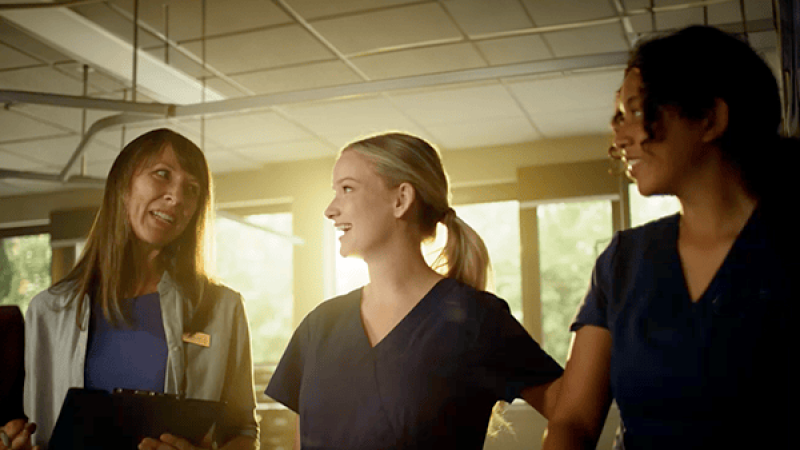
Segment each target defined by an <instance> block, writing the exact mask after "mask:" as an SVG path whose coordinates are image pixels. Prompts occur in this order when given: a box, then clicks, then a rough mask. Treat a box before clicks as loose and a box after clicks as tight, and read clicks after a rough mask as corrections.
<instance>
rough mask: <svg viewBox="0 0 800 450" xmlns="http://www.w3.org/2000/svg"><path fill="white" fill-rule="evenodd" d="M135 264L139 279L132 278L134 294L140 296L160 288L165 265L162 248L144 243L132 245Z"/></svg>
mask: <svg viewBox="0 0 800 450" xmlns="http://www.w3.org/2000/svg"><path fill="white" fill-rule="evenodd" d="M132 249H133V264H134V266H135V271H133V273H135V274H136V276H137V279H136V280H132V281H133V283H132V286H134V292H133V296H134V297H138V296H141V295H144V294H149V293H151V292H155V291H157V290H158V283H159V282H160V281H161V277H162V276H163V275H164V265H163V263H162V261H161V258H160V256H161V249H160V248H159V249H156V248H152V247H149V246H144V245H136V244H134V245H133V246H132Z"/></svg>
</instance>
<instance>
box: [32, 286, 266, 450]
mask: <svg viewBox="0 0 800 450" xmlns="http://www.w3.org/2000/svg"><path fill="white" fill-rule="evenodd" d="M219 291H220V298H218V299H217V300H216V302H214V304H213V306H212V311H211V314H210V316H209V317H210V319H209V324H208V326H207V327H206V328H205V329H204V330H203V331H204V332H205V333H207V334H209V335H210V336H211V341H210V345H209V346H208V347H203V346H200V345H196V344H191V343H186V342H183V340H182V334H183V303H184V299H183V297H182V295H181V293H180V290H179V289H178V287H177V285H176V284H175V282H174V281H173V280H172V279H171V277H170V276H169V274H167V273H166V272H165V273H164V276H163V277H162V279H161V281H160V282H159V283H158V293H159V295H160V297H161V314H162V317H163V320H164V332H165V334H166V340H167V349H168V355H167V366H166V377H165V380H164V392H166V393H168V394H184V393H183V392H178V391H179V389H180V388H181V380H182V379H183V375H184V371H186V374H187V377H186V392H185V395H186V397H187V398H197V399H204V400H222V401H226V402H227V404H228V407H229V413H230V414H232V417H231V419H232V420H231V423H233V424H238V425H237V433H238V434H239V435H244V436H250V437H253V438H255V439H256V441H258V422H257V421H256V398H255V389H254V385H253V361H252V355H251V350H250V329H249V325H248V322H247V316H246V313H245V309H244V302H243V301H242V297H241V295H240V294H239V293H237V292H235V291H233V290H231V289H228V288H223V289H220V290H219ZM67 297H68V296H67V295H56V294H53V293H51V292H50V291H48V290H45V291H43V292H41V293H40V294H38V295H37V296H36V297H34V298H33V300H32V301H31V303H30V306H28V311H27V313H26V317H25V387H24V405H25V413H26V414H27V416H28V417H29V418H30V420H31V421H33V422H36V424H37V429H36V433H35V434H34V436H33V443H34V445H41V446H42V448H46V446H47V442H48V441H49V440H50V434H51V433H52V431H53V428H54V427H55V422H56V419H57V418H58V413H59V411H60V410H61V404H62V403H63V402H64V398H65V397H66V394H67V390H68V389H69V388H71V387H83V381H84V363H85V359H86V345H87V339H88V335H89V312H90V311H91V308H90V307H89V302H88V301H86V302H84V308H83V311H82V312H81V323H82V326H81V327H80V328H82V329H80V328H79V327H78V326H77V324H76V322H75V310H76V307H77V302H76V301H73V302H72V303H71V304H70V305H69V306H68V307H67V308H64V305H65V304H66V302H67ZM87 300H88V299H87ZM189 313H190V314H191V313H192V311H189ZM183 352H187V357H188V358H187V359H188V363H187V366H186V369H185V370H184V358H183ZM154 437H155V436H154Z"/></svg>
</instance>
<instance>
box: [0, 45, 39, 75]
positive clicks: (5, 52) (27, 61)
mask: <svg viewBox="0 0 800 450" xmlns="http://www.w3.org/2000/svg"><path fill="white" fill-rule="evenodd" d="M35 65H41V62H39V61H38V60H36V59H33V58H31V57H30V56H28V55H25V54H24V53H20V52H18V51H16V50H14V49H13V48H11V47H8V46H6V45H3V44H0V69H9V68H13V67H28V66H35Z"/></svg>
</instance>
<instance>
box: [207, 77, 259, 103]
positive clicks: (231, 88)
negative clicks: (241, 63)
mask: <svg viewBox="0 0 800 450" xmlns="http://www.w3.org/2000/svg"><path fill="white" fill-rule="evenodd" d="M206 86H207V87H209V88H211V89H213V90H214V91H216V92H219V93H220V94H221V95H223V96H225V98H239V97H244V96H246V95H250V92H249V91H250V90H249V89H248V88H247V87H241V88H240V87H238V86H236V84H231V83H230V82H228V81H227V80H223V79H220V78H209V79H207V80H206Z"/></svg>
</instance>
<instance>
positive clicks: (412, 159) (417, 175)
mask: <svg viewBox="0 0 800 450" xmlns="http://www.w3.org/2000/svg"><path fill="white" fill-rule="evenodd" d="M333 189H334V191H335V197H334V199H333V201H332V202H331V204H330V205H329V206H328V208H327V209H326V210H325V216H326V217H327V218H328V219H330V220H331V221H332V222H333V225H334V226H335V227H336V228H337V229H338V230H340V231H341V233H342V235H341V237H340V238H339V239H340V241H341V254H342V255H343V256H358V257H361V258H363V259H364V261H365V262H366V263H367V267H368V269H369V278H370V282H369V284H367V285H366V286H364V287H363V288H361V289H358V290H355V291H353V292H351V293H349V294H346V295H343V296H340V297H336V298H334V299H331V300H328V301H326V302H324V303H322V304H321V305H320V306H319V307H317V308H316V309H315V310H314V311H312V312H311V313H310V314H309V315H308V316H307V317H306V318H305V319H304V320H303V322H302V323H301V325H300V326H299V327H298V329H297V330H296V331H295V333H294V336H293V337H292V340H291V342H290V344H289V346H288V348H287V349H286V352H285V353H284V355H283V358H282V359H281V362H280V364H279V365H278V367H277V369H276V371H275V374H274V376H273V377H272V380H271V381H270V384H269V386H268V387H267V391H266V393H267V395H269V396H271V397H273V398H274V399H276V400H277V401H279V402H281V403H283V404H285V405H286V406H288V407H289V408H290V409H291V410H293V411H295V412H297V413H298V414H299V421H298V427H299V429H298V442H297V447H302V448H303V449H306V450H308V449H333V448H338V449H349V450H356V449H401V448H402V449H412V448H432V449H433V448H436V449H451V448H452V449H456V448H457V449H460V450H465V449H481V448H483V443H484V439H485V436H486V430H487V425H488V424H489V419H490V416H491V415H492V409H493V406H494V405H495V404H496V403H497V402H498V401H501V400H502V401H507V402H510V401H512V400H513V399H514V398H517V397H521V398H524V399H525V400H527V401H528V402H529V403H530V404H531V405H533V407H534V408H536V409H537V410H538V411H539V412H540V413H542V414H543V415H544V416H545V417H546V416H548V415H549V413H550V411H551V408H552V406H553V403H554V398H555V394H556V393H555V391H556V388H555V387H554V386H555V384H554V380H556V379H557V378H558V377H559V376H560V375H561V367H560V366H559V365H558V364H557V363H556V362H555V361H554V360H553V359H551V358H550V356H548V355H547V354H546V353H545V352H544V351H543V350H542V349H541V348H540V347H539V345H538V344H537V343H536V342H535V341H534V340H533V339H532V338H531V337H530V335H529V334H528V333H527V332H526V331H525V330H524V329H523V328H522V326H521V325H520V324H519V323H518V322H517V321H516V320H515V319H514V318H513V316H512V315H511V313H510V311H509V308H508V305H507V304H506V302H505V301H503V300H501V299H499V298H497V297H495V296H494V295H492V294H490V293H487V292H484V291H483V289H484V288H485V284H486V274H487V267H488V263H489V261H488V254H487V251H486V248H485V246H484V244H483V242H482V240H481V238H480V237H479V236H478V235H477V234H476V233H475V231H473V230H472V229H471V228H470V227H469V226H468V225H467V224H466V223H464V222H463V221H462V220H461V219H460V218H458V217H457V215H456V213H455V211H454V210H453V209H452V208H451V207H450V204H449V201H448V195H449V189H448V181H447V176H446V175H445V172H444V169H443V167H442V164H441V160H440V158H439V155H438V153H437V152H436V150H434V149H433V148H432V147H431V146H430V145H429V144H428V143H427V142H425V141H423V140H422V139H419V138H416V137H414V136H409V135H406V134H400V133H391V134H384V135H379V136H375V137H371V138H368V139H364V140H362V141H358V142H354V143H352V144H350V145H348V146H347V147H345V149H344V150H343V151H342V152H341V154H340V156H339V159H338V161H337V162H336V166H335V167H334V170H333ZM440 222H441V223H443V224H444V225H445V226H446V227H447V230H448V240H447V244H446V247H445V249H444V251H443V253H444V256H445V258H446V261H447V267H448V271H447V273H446V274H445V275H441V274H439V273H438V272H436V271H435V270H434V269H432V268H431V267H430V266H428V264H427V263H426V262H425V260H424V259H423V256H422V251H421V248H420V244H421V242H422V241H423V240H425V239H427V238H429V237H432V236H433V234H434V232H435V228H436V225H437V223H440Z"/></svg>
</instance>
